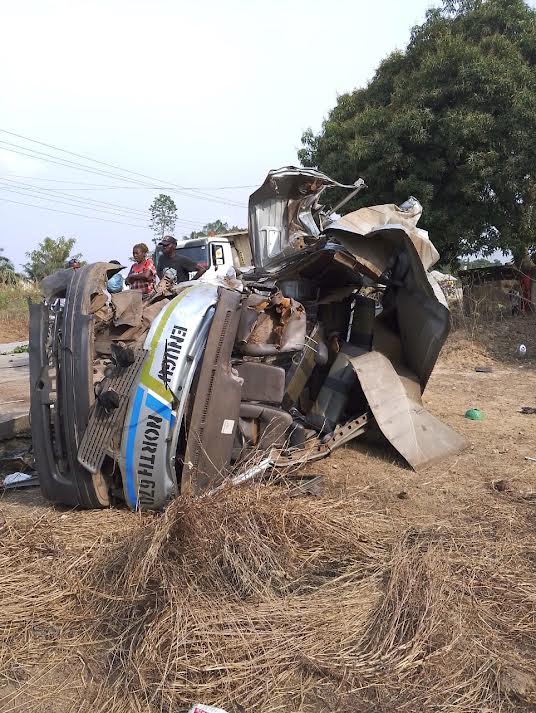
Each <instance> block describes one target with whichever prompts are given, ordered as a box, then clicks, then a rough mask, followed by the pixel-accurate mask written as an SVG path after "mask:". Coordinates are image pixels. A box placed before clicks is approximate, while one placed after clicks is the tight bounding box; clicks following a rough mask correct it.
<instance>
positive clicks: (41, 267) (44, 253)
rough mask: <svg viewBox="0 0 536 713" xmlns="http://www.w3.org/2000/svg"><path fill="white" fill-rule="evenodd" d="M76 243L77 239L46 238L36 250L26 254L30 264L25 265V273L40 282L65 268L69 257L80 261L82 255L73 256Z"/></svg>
mask: <svg viewBox="0 0 536 713" xmlns="http://www.w3.org/2000/svg"><path fill="white" fill-rule="evenodd" d="M75 243H76V239H75V238H64V237H61V238H45V239H44V240H43V241H42V242H40V243H39V245H38V246H37V248H36V249H35V250H32V251H31V252H28V253H26V257H27V258H28V262H27V263H26V264H25V265H24V272H25V273H26V275H28V277H29V278H30V279H31V280H36V281H39V280H42V279H43V277H46V276H47V275H51V274H52V273H53V272H55V271H56V270H61V269H62V268H64V267H65V263H66V261H67V259H68V258H69V257H71V258H75V259H77V260H79V261H80V259H81V257H82V256H81V254H80V253H76V254H75V255H71V250H72V249H73V246H74V244H75Z"/></svg>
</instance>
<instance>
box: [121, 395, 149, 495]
mask: <svg viewBox="0 0 536 713" xmlns="http://www.w3.org/2000/svg"><path fill="white" fill-rule="evenodd" d="M144 393H145V389H144V388H143V387H142V386H138V389H137V391H136V396H135V397H134V403H133V405H132V414H131V416H130V423H129V424H128V436H127V448H126V453H125V464H126V481H127V498H128V501H129V503H128V504H129V505H130V507H131V508H133V509H136V508H137V506H138V493H137V489H136V482H135V474H134V446H135V442H136V430H137V428H138V423H139V420H140V411H141V405H142V402H143V394H144Z"/></svg>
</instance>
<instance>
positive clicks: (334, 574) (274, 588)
mask: <svg viewBox="0 0 536 713" xmlns="http://www.w3.org/2000/svg"><path fill="white" fill-rule="evenodd" d="M524 506H525V508H527V513H526V516H527V521H524V522H523V523H522V524H523V525H524V527H514V526H513V524H512V522H511V521H510V516H511V508H510V501H509V500H508V498H507V496H506V495H504V497H502V499H501V500H500V502H499V504H498V506H496V507H495V508H494V509H493V511H491V510H490V511H489V512H487V513H485V517H482V519H481V521H480V523H479V522H473V523H471V524H469V523H466V524H465V525H462V524H461V523H458V524H457V526H456V527H447V526H444V525H443V526H441V525H438V526H435V527H422V528H415V527H412V528H407V527H406V528H404V524H403V523H401V522H400V521H396V519H393V518H388V517H385V516H383V517H382V516H381V515H380V514H379V513H377V512H370V511H367V510H366V509H364V508H363V505H362V504H361V505H360V504H359V503H358V502H351V503H348V502H344V501H342V500H328V499H307V498H303V499H302V498H288V496H287V494H286V493H285V492H284V491H282V490H277V489H275V488H274V489H271V488H270V489H262V488H250V489H243V490H241V491H236V490H235V491H224V492H222V493H221V494H219V495H218V496H216V497H215V498H213V500H212V501H210V504H209V502H208V501H197V502H191V501H190V502H188V501H184V500H182V499H178V500H177V501H176V502H174V503H173V504H172V505H171V506H170V507H169V508H168V510H167V511H166V513H165V514H164V515H163V516H162V517H152V516H143V517H140V516H135V515H132V516H129V517H128V527H126V523H125V520H124V519H123V518H112V517H110V515H109V513H96V514H95V513H92V514H89V513H84V514H80V513H69V514H68V515H67V516H65V517H66V519H65V521H63V522H64V524H63V525H62V520H61V519H60V520H59V521H58V519H57V517H56V518H55V520H54V527H53V528H52V527H51V524H52V523H51V522H50V521H49V517H48V516H47V515H46V514H45V515H44V516H43V518H42V519H41V520H40V521H39V520H38V521H37V522H36V521H35V520H34V519H31V520H28V521H24V520H19V521H18V522H16V523H14V522H6V523H5V524H4V526H3V529H2V535H3V537H2V549H1V556H2V559H3V562H2V569H1V571H2V572H3V576H2V578H1V579H0V592H1V593H2V602H3V607H2V610H1V612H0V641H1V642H2V647H1V658H0V675H1V676H2V677H3V680H4V681H5V682H6V683H10V684H12V685H11V686H8V687H7V690H8V693H7V695H6V697H5V698H4V700H3V703H2V710H3V711H8V710H38V711H43V710H47V709H46V708H44V705H45V704H46V701H47V700H48V701H49V702H50V704H51V705H52V703H53V702H54V701H56V705H57V700H58V695H59V698H60V700H61V701H62V706H64V707H62V708H61V709H60V708H54V707H53V708H51V710H70V708H67V707H65V706H66V702H69V705H72V706H75V707H73V708H72V710H79V709H80V706H81V705H82V703H84V705H88V704H89V702H91V705H92V706H93V708H92V709H93V710H99V706H102V710H107V711H176V710H180V709H182V708H186V707H188V705H189V704H191V703H192V702H193V701H196V700H201V701H205V702H209V703H213V704H219V705H222V706H224V707H227V708H228V709H229V710H238V705H239V704H240V705H242V706H243V707H244V708H245V709H246V710H262V711H263V713H264V712H270V713H271V712H272V711H273V712H275V711H298V710H299V711H308V710H310V711H318V710H337V711H371V712H372V711H373V710H374V711H377V710H381V711H394V710H396V711H408V712H409V711H415V712H416V711H423V710H425V711H445V712H446V711H453V710H455V711H460V712H461V711H463V712H464V713H466V712H469V711H474V712H475V713H476V712H477V711H479V712H480V711H500V710H514V709H516V705H517V704H518V703H519V702H521V701H523V702H524V703H526V704H529V703H536V698H535V696H536V690H535V688H534V679H533V678H532V675H533V674H532V672H534V670H535V669H536V637H535V635H536V581H535V580H534V574H533V573H534V563H535V562H536V535H535V534H534V527H533V522H534V514H535V511H534V510H532V511H531V510H529V508H530V507H531V505H530V502H526V503H525V504H524ZM45 513H46V511H45ZM117 514H119V513H117ZM90 515H93V516H94V518H93V520H94V522H93V523H92V521H91V518H90V517H89V516H90ZM482 515H484V513H483V514H482ZM531 515H532V526H531V527H530V528H529V527H527V525H528V519H529V518H530V517H531ZM79 517H82V518H83V522H82V523H80V522H78V523H77V518H79ZM104 524H105V526H104V527H103V525H104ZM80 525H81V526H80ZM118 526H119V527H118ZM62 527H63V528H64V532H61V531H60V532H59V531H58V530H61V528H62ZM60 542H61V543H64V544H63V545H60V544H59V543H60ZM65 543H68V544H67V546H65ZM44 660H46V666H45V667H43V661H44ZM36 671H37V672H38V673H37V674H36V673H35V672H36ZM71 671H72V679H71V677H70V675H67V679H68V680H69V681H70V683H69V684H68V685H66V689H65V695H63V694H58V691H57V685H58V676H60V679H61V677H62V676H65V674H66V672H67V674H69V672H71ZM36 675H38V677H39V678H38V679H37V680H36V678H35V676H36ZM84 677H85V678H84ZM80 680H85V686H84V687H81V683H80ZM51 681H52V683H51ZM76 681H77V682H78V683H76ZM51 686H52V687H51ZM76 706H78V707H76Z"/></svg>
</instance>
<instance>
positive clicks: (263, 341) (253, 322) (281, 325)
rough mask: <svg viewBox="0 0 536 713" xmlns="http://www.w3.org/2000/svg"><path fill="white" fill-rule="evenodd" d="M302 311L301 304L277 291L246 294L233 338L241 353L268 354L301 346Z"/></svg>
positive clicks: (296, 348) (303, 328) (303, 315)
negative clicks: (267, 294)
mask: <svg viewBox="0 0 536 713" xmlns="http://www.w3.org/2000/svg"><path fill="white" fill-rule="evenodd" d="M305 327H306V315H305V310H304V308H303V305H301V304H300V303H299V302H296V300H293V299H291V298H290V297H283V295H282V294H281V292H277V293H276V294H274V295H270V296H268V297H266V296H264V295H259V294H252V295H250V296H249V297H248V298H247V299H246V301H245V302H244V304H243V307H242V314H241V317H240V325H239V327H238V334H237V342H238V345H239V347H240V349H241V351H242V354H247V355H249V356H268V355H270V354H272V355H276V354H280V353H284V352H294V351H298V350H299V349H303V345H304V343H305Z"/></svg>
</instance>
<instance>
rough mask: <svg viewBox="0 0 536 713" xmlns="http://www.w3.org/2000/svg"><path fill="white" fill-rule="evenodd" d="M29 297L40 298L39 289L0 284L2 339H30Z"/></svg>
mask: <svg viewBox="0 0 536 713" xmlns="http://www.w3.org/2000/svg"><path fill="white" fill-rule="evenodd" d="M28 298H30V299H32V300H39V299H40V297H39V291H38V290H37V288H36V289H31V290H27V289H24V288H23V287H22V286H20V285H0V341H1V342H13V341H18V340H21V339H28Z"/></svg>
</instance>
